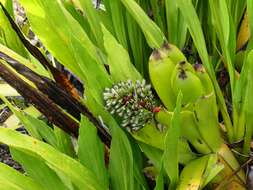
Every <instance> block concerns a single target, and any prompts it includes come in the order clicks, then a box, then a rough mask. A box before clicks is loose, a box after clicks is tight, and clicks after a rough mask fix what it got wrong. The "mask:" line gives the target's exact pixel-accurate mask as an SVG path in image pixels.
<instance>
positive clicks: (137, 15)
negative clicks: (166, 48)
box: [121, 0, 166, 48]
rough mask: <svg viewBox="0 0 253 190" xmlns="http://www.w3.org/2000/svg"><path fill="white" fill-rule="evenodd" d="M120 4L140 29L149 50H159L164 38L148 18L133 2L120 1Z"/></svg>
mask: <svg viewBox="0 0 253 190" xmlns="http://www.w3.org/2000/svg"><path fill="white" fill-rule="evenodd" d="M121 2H122V3H123V4H124V6H125V7H126V9H127V11H128V12H129V13H130V14H131V15H132V17H133V18H134V19H135V21H136V22H137V23H138V25H139V26H140V28H141V29H142V32H143V33H144V35H145V37H146V40H147V42H148V44H149V46H150V47H151V48H160V47H161V46H162V44H163V43H164V41H166V38H165V36H164V34H163V33H162V31H161V30H160V28H159V27H158V26H157V25H156V24H155V22H153V21H152V20H151V19H150V18H149V17H148V15H147V14H146V13H145V12H144V11H143V10H142V9H141V7H140V6H139V5H138V3H136V2H135V1H134V0H121Z"/></svg>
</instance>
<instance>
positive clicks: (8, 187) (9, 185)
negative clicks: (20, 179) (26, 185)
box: [0, 180, 24, 190]
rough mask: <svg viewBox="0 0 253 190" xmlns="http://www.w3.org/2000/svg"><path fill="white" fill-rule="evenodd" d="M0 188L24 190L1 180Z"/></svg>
mask: <svg viewBox="0 0 253 190" xmlns="http://www.w3.org/2000/svg"><path fill="white" fill-rule="evenodd" d="M0 186H1V187H3V190H24V189H21V188H19V187H18V186H16V185H14V184H11V183H10V182H8V181H6V180H4V181H2V180H0Z"/></svg>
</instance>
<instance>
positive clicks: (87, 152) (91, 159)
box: [78, 116, 109, 187]
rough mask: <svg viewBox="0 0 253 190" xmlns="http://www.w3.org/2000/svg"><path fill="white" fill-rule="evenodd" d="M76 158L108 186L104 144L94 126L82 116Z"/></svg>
mask: <svg viewBox="0 0 253 190" xmlns="http://www.w3.org/2000/svg"><path fill="white" fill-rule="evenodd" d="M78 158H79V160H80V162H81V163H82V164H83V165H84V166H85V167H87V168H88V169H89V170H91V171H93V173H94V174H95V175H96V177H97V179H98V180H99V182H100V183H101V184H102V185H103V186H104V187H108V186H109V180H108V173H107V171H106V168H105V161H104V145H103V143H102V142H101V141H100V139H99V137H98V136H97V129H96V127H95V126H94V125H93V124H92V123H91V122H90V121H89V120H88V119H87V118H86V117H84V116H82V118H81V124H80V129H79V138H78Z"/></svg>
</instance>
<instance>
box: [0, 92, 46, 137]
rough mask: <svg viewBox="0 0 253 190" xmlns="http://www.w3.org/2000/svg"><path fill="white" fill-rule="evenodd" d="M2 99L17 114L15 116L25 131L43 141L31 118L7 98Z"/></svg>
mask: <svg viewBox="0 0 253 190" xmlns="http://www.w3.org/2000/svg"><path fill="white" fill-rule="evenodd" d="M0 99H2V100H3V101H4V103H5V104H6V105H7V106H8V107H9V108H10V110H11V111H12V113H14V114H15V116H16V117H17V118H18V119H19V120H20V122H21V123H22V124H23V125H24V127H25V129H26V130H27V131H28V133H29V134H30V135H31V136H33V137H35V138H37V139H39V140H42V138H41V136H40V134H39V132H38V131H37V129H36V128H34V127H33V123H32V121H31V120H30V118H28V117H26V115H25V113H24V112H23V111H21V110H19V109H17V108H15V107H14V106H13V105H12V104H11V103H10V102H9V101H8V100H7V99H6V98H5V97H3V96H1V95H0Z"/></svg>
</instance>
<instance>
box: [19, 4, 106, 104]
mask: <svg viewBox="0 0 253 190" xmlns="http://www.w3.org/2000/svg"><path fill="white" fill-rule="evenodd" d="M20 2H21V4H22V5H23V6H24V8H25V10H26V13H27V16H28V19H29V22H30V24H31V27H32V28H33V31H34V32H35V34H36V35H38V37H39V39H40V40H41V41H42V43H43V44H44V45H45V47H46V48H47V49H48V50H49V51H50V53H52V55H53V56H54V57H55V58H57V60H59V61H60V63H61V64H63V65H64V66H66V67H67V68H68V69H69V70H70V71H72V72H73V73H74V74H76V75H77V76H78V77H79V78H80V79H81V80H82V81H83V82H84V83H85V84H87V85H88V86H87V89H88V90H89V89H90V90H91V89H92V90H91V92H92V93H91V95H92V96H94V98H95V99H96V100H97V101H98V102H100V103H102V97H101V94H102V90H103V89H104V88H105V87H106V86H107V87H108V86H110V85H111V83H110V79H109V76H108V74H107V72H106V69H105V67H104V65H103V63H102V61H101V59H100V57H99V53H98V52H99V50H98V49H97V47H96V46H95V45H94V44H93V43H92V42H91V40H90V39H89V38H88V35H87V34H86V33H85V31H84V30H83V28H82V27H81V26H80V24H79V23H78V22H77V21H76V20H75V19H74V18H73V17H72V15H71V14H70V13H69V12H68V11H67V10H66V9H65V7H64V6H63V5H62V3H61V2H60V1H51V0H21V1H20ZM63 20H64V22H62V21H63ZM63 47H64V48H63Z"/></svg>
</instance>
